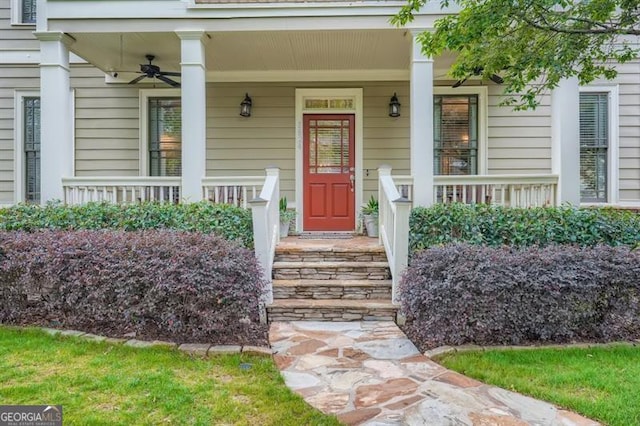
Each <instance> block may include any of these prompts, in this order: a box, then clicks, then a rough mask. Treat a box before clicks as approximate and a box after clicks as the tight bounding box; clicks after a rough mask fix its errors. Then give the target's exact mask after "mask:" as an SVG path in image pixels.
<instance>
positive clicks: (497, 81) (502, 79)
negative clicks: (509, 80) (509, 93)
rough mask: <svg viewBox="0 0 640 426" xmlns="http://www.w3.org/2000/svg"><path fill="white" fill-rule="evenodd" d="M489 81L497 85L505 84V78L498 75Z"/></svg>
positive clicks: (492, 76) (493, 75)
mask: <svg viewBox="0 0 640 426" xmlns="http://www.w3.org/2000/svg"><path fill="white" fill-rule="evenodd" d="M489 79H490V80H491V81H493V82H494V83H496V84H502V83H504V78H502V77H500V76H499V75H498V74H492V75H491V77H489Z"/></svg>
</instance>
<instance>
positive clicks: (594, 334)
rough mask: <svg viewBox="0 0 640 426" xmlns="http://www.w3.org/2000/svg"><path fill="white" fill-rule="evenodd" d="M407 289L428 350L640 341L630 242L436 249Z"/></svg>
mask: <svg viewBox="0 0 640 426" xmlns="http://www.w3.org/2000/svg"><path fill="white" fill-rule="evenodd" d="M400 291H401V300H402V310H403V312H404V314H405V315H406V316H407V320H408V322H407V332H408V334H409V335H410V336H411V337H412V338H413V339H414V341H415V342H419V343H420V344H421V345H422V346H423V348H428V347H435V346H440V345H461V344H467V343H474V344H482V345H494V344H522V343H533V342H569V341H585V340H588V341H593V340H595V341H612V340H629V339H638V338H640V250H631V249H629V248H628V247H624V246H622V247H610V246H602V245H601V246H595V247H588V248H580V247H577V246H557V245H550V246H547V247H543V248H539V247H529V248H509V247H500V248H492V247H484V246H472V245H467V244H452V245H447V246H444V247H439V248H431V249H428V250H424V251H422V252H420V253H419V254H417V255H416V256H415V257H414V259H413V261H412V263H411V266H410V267H409V268H408V269H407V271H406V273H405V275H404V276H403V278H402V281H401V284H400Z"/></svg>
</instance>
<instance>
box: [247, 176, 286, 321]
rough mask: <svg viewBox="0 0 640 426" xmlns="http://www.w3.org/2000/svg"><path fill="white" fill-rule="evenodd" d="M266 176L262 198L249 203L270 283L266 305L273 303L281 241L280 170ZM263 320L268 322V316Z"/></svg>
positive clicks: (256, 244) (256, 243)
mask: <svg viewBox="0 0 640 426" xmlns="http://www.w3.org/2000/svg"><path fill="white" fill-rule="evenodd" d="M266 174H267V177H266V179H265V180H264V185H263V187H262V191H260V196H259V197H258V198H255V199H253V200H250V201H249V205H250V207H251V214H252V216H253V245H254V249H255V253H256V257H257V258H258V262H260V265H261V266H262V271H263V273H264V279H265V280H266V281H267V282H268V283H269V284H268V289H267V291H266V293H265V295H264V297H263V300H262V303H263V304H264V305H266V304H269V303H271V302H273V287H272V279H271V272H272V270H273V260H274V258H275V253H276V244H278V241H280V232H279V231H280V210H279V207H280V206H279V201H280V177H279V175H280V169H278V168H269V169H266ZM261 313H262V314H266V312H265V311H264V307H261ZM263 320H264V321H266V316H265V317H263Z"/></svg>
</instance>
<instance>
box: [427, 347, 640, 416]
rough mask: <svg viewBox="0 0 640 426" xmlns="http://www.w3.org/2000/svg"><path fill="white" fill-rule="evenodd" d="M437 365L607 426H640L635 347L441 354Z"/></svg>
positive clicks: (639, 359) (639, 360)
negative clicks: (548, 403) (543, 401)
mask: <svg viewBox="0 0 640 426" xmlns="http://www.w3.org/2000/svg"><path fill="white" fill-rule="evenodd" d="M438 361H439V362H440V363H442V364H444V365H445V366H446V367H447V368H450V369H453V370H456V371H458V372H460V373H462V374H465V375H468V376H470V377H474V378H476V379H478V380H480V381H483V382H485V383H490V384H493V385H497V386H500V387H502V388H505V389H510V390H513V391H517V392H520V393H523V394H526V395H530V396H533V397H535V398H539V399H542V400H545V401H549V402H552V403H554V404H556V405H559V406H561V407H564V408H568V409H570V410H573V411H576V412H578V413H580V414H582V415H584V416H587V417H590V418H592V419H595V420H599V421H601V422H603V423H605V424H607V425H611V426H618V425H620V426H629V425H640V348H639V347H632V346H627V345H615V346H610V347H599V348H590V349H578V348H566V349H531V350H491V351H486V352H466V353H464V352H463V353H455V354H450V355H445V356H444V357H442V358H440V359H439V360H438Z"/></svg>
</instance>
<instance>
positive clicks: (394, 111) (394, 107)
mask: <svg viewBox="0 0 640 426" xmlns="http://www.w3.org/2000/svg"><path fill="white" fill-rule="evenodd" d="M389 117H400V102H398V96H396V94H395V93H394V94H393V96H392V97H391V100H390V101H389Z"/></svg>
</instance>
